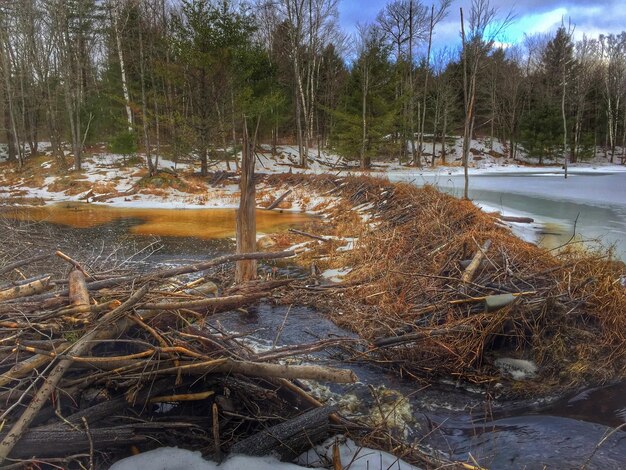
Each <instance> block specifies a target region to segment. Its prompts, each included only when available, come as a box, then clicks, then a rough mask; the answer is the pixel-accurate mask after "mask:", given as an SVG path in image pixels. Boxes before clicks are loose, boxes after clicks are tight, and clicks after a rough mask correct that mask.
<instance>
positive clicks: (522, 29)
mask: <svg viewBox="0 0 626 470" xmlns="http://www.w3.org/2000/svg"><path fill="white" fill-rule="evenodd" d="M421 1H422V2H423V3H425V4H426V5H429V4H430V2H429V0H421ZM434 1H435V2H437V1H438V0H434ZM386 3H387V0H383V1H381V0H378V1H376V0H339V21H340V23H341V25H342V27H343V28H344V30H345V31H347V32H350V33H351V32H354V31H355V27H356V24H357V23H367V22H372V21H374V20H375V19H376V15H377V14H378V12H379V11H380V10H381V9H382V8H383V7H384V5H385V4H386ZM491 4H492V5H493V6H494V7H496V8H497V9H498V12H499V17H500V18H504V17H506V16H507V14H508V13H511V12H512V13H513V15H515V21H514V22H513V23H512V24H511V25H510V26H509V27H508V28H507V29H506V31H505V32H504V33H503V34H502V36H501V37H500V38H498V39H499V41H500V42H501V43H503V44H516V43H521V42H522V41H523V39H524V35H525V34H528V35H532V34H536V33H553V32H554V31H556V29H557V28H558V26H559V25H560V24H561V21H562V20H564V22H565V24H566V25H567V23H568V22H569V21H570V19H571V23H572V25H573V27H574V39H580V38H582V37H583V35H584V34H586V35H587V36H588V37H597V36H598V35H599V34H601V33H603V34H607V33H620V32H621V31H622V30H626V2H625V1H624V0H596V1H593V0H585V1H583V0H517V1H511V0H491ZM470 6H471V0H453V2H452V6H451V7H450V10H449V13H448V16H447V18H446V19H445V20H443V21H442V22H441V23H440V24H439V25H438V26H437V28H436V29H435V36H434V38H433V47H434V49H435V50H437V49H440V48H442V47H444V46H447V47H452V48H456V47H458V45H459V44H460V39H459V38H460V15H459V7H463V13H464V14H465V15H466V18H467V15H468V12H469V9H470Z"/></svg>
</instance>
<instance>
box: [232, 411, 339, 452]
mask: <svg viewBox="0 0 626 470" xmlns="http://www.w3.org/2000/svg"><path fill="white" fill-rule="evenodd" d="M336 411H337V408H336V407H335V406H324V407H321V408H314V409H312V410H310V411H307V412H306V413H303V414H301V415H300V416H296V417H295V418H292V419H290V420H288V421H285V422H284V423H280V424H277V425H276V426H272V427H270V428H268V429H264V430H263V431H261V432H259V433H257V434H254V435H252V436H250V437H248V438H247V439H244V440H242V441H239V442H237V443H236V444H235V445H233V446H232V447H231V448H230V453H231V454H245V455H250V456H254V457H258V456H264V455H270V454H273V453H276V454H278V455H279V456H280V457H281V458H282V459H284V460H291V459H294V458H295V457H297V456H298V455H300V454H301V453H302V452H304V451H305V450H307V449H310V448H311V444H315V443H318V442H320V441H322V440H324V438H326V437H327V436H328V433H329V429H330V416H331V415H332V414H333V413H335V412H336Z"/></svg>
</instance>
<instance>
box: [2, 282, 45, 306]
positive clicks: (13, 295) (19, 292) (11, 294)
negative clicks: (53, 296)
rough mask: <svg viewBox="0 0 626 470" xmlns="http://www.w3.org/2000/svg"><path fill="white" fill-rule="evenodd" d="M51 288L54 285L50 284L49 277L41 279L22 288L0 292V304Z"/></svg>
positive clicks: (17, 287) (16, 287)
mask: <svg viewBox="0 0 626 470" xmlns="http://www.w3.org/2000/svg"><path fill="white" fill-rule="evenodd" d="M53 287H54V284H52V283H51V282H50V276H48V277H45V278H43V279H37V280H36V281H33V282H29V283H28V284H24V285H22V286H15V287H12V288H10V289H6V290H3V291H0V302H3V301H5V300H11V299H18V298H22V297H29V296H31V295H35V294H40V293H42V292H44V291H47V290H49V289H52V288H53Z"/></svg>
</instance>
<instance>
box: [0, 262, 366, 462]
mask: <svg viewBox="0 0 626 470" xmlns="http://www.w3.org/2000/svg"><path fill="white" fill-rule="evenodd" d="M294 255H295V253H294V252H293V251H284V252H278V253H249V254H246V255H228V256H222V257H218V258H214V259H210V260H207V261H205V262H201V263H198V264H192V265H184V266H176V267H171V268H167V269H162V270H156V271H152V272H149V273H140V274H136V273H129V272H122V273H119V272H118V273H116V272H106V273H104V274H98V273H95V272H93V271H92V270H87V269H86V268H85V266H84V265H83V264H81V263H79V262H78V261H76V260H74V259H73V258H71V257H70V256H67V255H66V254H64V253H62V252H59V251H57V252H56V253H54V252H48V253H41V254H37V255H34V256H29V257H26V258H22V259H15V258H13V259H9V257H8V256H6V257H5V258H4V259H3V260H2V264H0V373H1V375H0V462H2V464H4V465H5V467H3V468H21V466H22V465H23V464H24V463H25V462H27V461H30V462H35V461H36V462H47V463H54V462H57V463H61V464H64V465H65V464H68V465H70V466H77V467H78V466H81V467H82V468H85V467H87V466H89V467H91V468H94V467H97V468H100V467H101V466H103V465H106V464H107V463H110V460H109V459H110V458H111V456H118V457H119V456H123V455H128V454H129V453H131V452H133V451H137V450H146V449H149V448H151V447H155V446H159V445H178V444H180V443H184V445H185V446H186V447H190V448H194V449H200V450H202V451H203V452H204V453H206V454H209V455H212V456H213V457H214V458H216V459H219V458H220V456H221V455H222V453H224V452H229V451H233V452H245V453H248V454H252V455H265V454H266V453H269V452H271V451H277V452H279V453H281V455H283V456H284V457H291V456H293V453H294V452H298V451H299V450H303V449H305V448H310V446H311V443H315V442H319V441H321V440H323V439H324V438H326V437H327V435H328V433H329V426H330V424H329V417H331V419H332V417H333V416H334V419H335V421H337V422H339V418H338V417H337V415H334V411H335V410H334V409H332V408H330V407H322V405H321V403H319V402H317V401H316V400H314V399H313V398H312V397H310V396H309V395H308V394H306V393H305V392H304V391H303V390H302V389H301V388H300V387H299V386H298V385H297V382H294V380H295V379H310V380H318V381H323V382H325V381H329V382H354V381H355V380H356V377H355V375H354V374H353V373H352V372H351V371H349V370H343V369H336V368H331V367H327V366H325V365H317V364H316V365H298V364H292V363H288V362H285V359H288V358H290V357H293V356H297V355H301V354H305V353H309V352H311V351H315V350H321V349H323V348H326V347H333V346H336V344H334V343H333V341H332V340H330V341H329V340H326V341H321V342H319V343H314V344H308V345H302V346H301V347H297V346H295V347H294V346H290V347H284V348H275V349H273V350H271V351H266V352H260V353H259V352H255V351H254V350H252V349H250V348H249V347H247V346H246V345H245V341H242V338H241V337H240V336H237V335H236V334H233V333H230V332H228V331H224V330H223V329H222V328H221V327H220V325H219V323H218V324H217V325H213V324H212V323H211V322H210V314H212V313H215V312H220V311H234V313H233V314H237V313H236V310H237V309H242V308H245V307H247V306H250V305H254V304H255V303H257V302H258V301H259V299H261V298H271V297H272V295H273V292H274V291H275V289H278V288H281V287H283V286H286V285H287V284H288V283H289V280H267V281H254V282H251V283H248V284H243V285H238V286H234V287H232V286H231V287H218V286H217V285H216V284H214V283H213V282H212V281H210V280H208V279H207V278H204V277H202V275H203V273H205V272H207V270H211V269H214V268H215V267H218V266H222V265H224V264H225V263H232V262H235V261H238V260H242V259H263V260H271V259H274V260H276V259H282V258H286V257H292V256H294ZM60 259H62V260H63V261H62V263H68V264H67V266H68V267H69V269H70V271H69V275H68V276H67V277H66V278H58V279H55V278H53V277H52V276H51V275H45V276H41V275H35V276H31V275H29V274H34V272H42V271H41V270H40V266H41V265H42V264H45V265H48V266H49V265H50V264H54V263H52V260H60ZM30 267H34V269H33V270H31V269H30ZM44 272H45V271H44ZM18 274H19V275H18ZM307 410H309V411H307ZM303 412H304V414H303ZM71 462H74V464H72V463H71Z"/></svg>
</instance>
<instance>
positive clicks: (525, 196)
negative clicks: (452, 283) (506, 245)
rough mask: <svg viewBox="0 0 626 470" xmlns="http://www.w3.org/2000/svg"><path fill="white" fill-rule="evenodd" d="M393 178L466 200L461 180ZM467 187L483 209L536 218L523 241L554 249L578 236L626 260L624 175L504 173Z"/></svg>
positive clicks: (522, 231) (520, 228)
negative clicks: (607, 247) (462, 196)
mask: <svg viewBox="0 0 626 470" xmlns="http://www.w3.org/2000/svg"><path fill="white" fill-rule="evenodd" d="M389 178H390V179H391V180H392V181H407V182H412V183H414V184H416V185H418V186H422V185H424V184H432V185H435V186H437V187H438V188H440V189H441V190H443V191H446V192H448V193H450V194H453V195H455V196H461V195H462V194H463V175H441V174H440V175H432V174H431V175H429V174H420V173H419V172H413V173H405V172H403V173H392V174H390V175H389ZM469 185H470V189H469V196H470V198H471V199H472V200H473V201H474V202H475V203H477V204H478V205H480V206H481V207H484V208H486V209H489V210H498V211H500V212H502V213H504V214H508V215H524V216H529V217H532V218H534V219H535V221H536V222H537V223H536V224H533V226H531V227H528V226H526V227H523V226H519V225H518V226H517V227H515V231H516V233H518V234H519V235H521V236H523V237H524V238H527V239H530V240H532V241H537V242H540V243H541V244H542V245H544V246H546V247H548V248H554V247H556V246H559V245H561V244H563V243H566V242H567V241H568V240H569V239H570V238H572V236H574V235H576V236H577V237H582V239H584V240H598V241H599V242H600V243H601V244H602V245H603V246H611V245H614V246H615V253H616V255H617V256H618V257H620V258H621V259H622V260H626V172H621V173H609V172H587V171H585V172H577V171H576V170H573V171H570V174H569V177H568V179H564V178H563V174H562V171H525V172H518V173H514V172H508V173H507V172H500V173H491V174H479V175H470V183H469ZM516 225H517V224H516ZM574 232H575V233H574Z"/></svg>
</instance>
